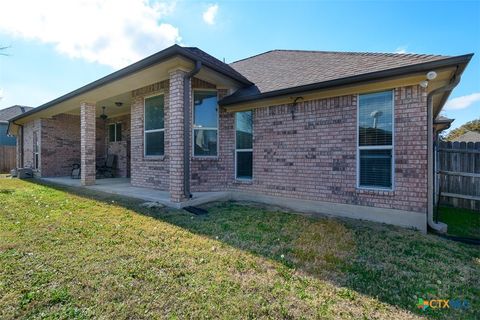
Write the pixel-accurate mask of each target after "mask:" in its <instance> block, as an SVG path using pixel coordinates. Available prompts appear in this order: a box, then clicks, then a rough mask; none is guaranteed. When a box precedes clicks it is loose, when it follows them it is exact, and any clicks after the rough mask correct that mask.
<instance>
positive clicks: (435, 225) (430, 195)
mask: <svg viewBox="0 0 480 320" xmlns="http://www.w3.org/2000/svg"><path fill="white" fill-rule="evenodd" d="M460 72H461V71H460V70H459V68H458V67H457V71H456V72H455V75H454V76H453V78H452V80H451V82H450V84H447V85H446V86H443V87H440V88H437V89H435V90H433V91H432V92H430V93H429V94H428V95H427V141H428V145H427V170H428V174H427V225H428V227H430V228H431V229H433V230H434V231H435V232H437V233H447V228H448V226H447V225H446V224H445V223H443V222H438V221H436V222H435V221H433V204H434V203H433V202H434V198H435V185H434V183H435V182H434V177H435V164H434V163H433V156H434V155H433V147H434V146H433V96H434V95H436V94H439V93H444V92H447V93H448V94H449V93H450V92H451V91H452V90H453V89H454V88H455V87H456V86H457V85H458V84H459V83H460V79H461V77H460Z"/></svg>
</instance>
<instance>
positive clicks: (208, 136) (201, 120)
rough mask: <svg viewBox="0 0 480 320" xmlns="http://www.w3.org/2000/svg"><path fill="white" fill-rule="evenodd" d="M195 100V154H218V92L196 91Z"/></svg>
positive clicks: (208, 155) (207, 155)
mask: <svg viewBox="0 0 480 320" xmlns="http://www.w3.org/2000/svg"><path fill="white" fill-rule="evenodd" d="M193 101H194V106H193V155H194V156H206V157H211V156H213V157H214V156H217V149H218V105H217V92H216V91H195V92H194V94H193Z"/></svg>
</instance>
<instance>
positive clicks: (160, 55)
mask: <svg viewBox="0 0 480 320" xmlns="http://www.w3.org/2000/svg"><path fill="white" fill-rule="evenodd" d="M177 55H180V56H183V57H185V58H187V59H189V60H192V61H197V60H199V61H201V62H202V64H203V65H204V66H206V67H208V68H210V69H213V70H215V71H216V72H219V73H221V74H223V75H225V76H227V77H229V78H231V79H234V80H235V81H237V82H239V83H240V84H243V85H246V86H248V85H252V84H253V83H252V82H250V81H249V80H248V79H246V78H245V77H243V76H237V75H236V74H231V73H228V72H226V71H225V70H222V69H219V68H217V67H216V66H215V65H214V64H212V63H210V62H209V61H206V60H205V59H203V58H202V57H199V56H196V55H195V54H193V53H191V52H189V51H188V50H186V49H184V48H182V47H181V46H179V45H176V44H175V45H173V46H171V47H169V48H166V49H164V50H162V51H160V52H157V53H155V54H153V55H151V56H149V57H147V58H145V59H142V60H140V61H138V62H135V63H134V64H131V65H129V66H127V67H125V68H123V69H120V70H118V71H115V72H113V73H111V74H109V75H107V76H105V77H103V78H100V79H98V80H96V81H93V82H91V83H89V84H87V85H85V86H83V87H80V88H78V89H76V90H74V91H72V92H69V93H67V94H65V95H63V96H60V97H58V98H56V99H54V100H52V101H50V102H47V103H45V104H43V105H41V106H39V107H37V108H33V109H31V110H29V111H27V112H25V113H22V114H20V115H18V116H16V117H14V118H12V119H10V122H13V121H16V120H20V119H22V118H24V117H27V116H30V115H32V114H35V113H37V112H40V111H42V110H45V109H48V108H49V107H52V106H54V105H57V104H59V103H61V102H64V101H66V100H69V99H72V98H74V97H76V96H79V95H81V94H84V93H86V92H88V91H91V90H94V89H96V88H99V87H101V86H104V85H106V84H108V83H110V82H113V81H116V80H119V79H121V78H123V77H126V76H128V75H130V74H133V73H136V72H139V71H141V70H143V69H146V68H148V67H150V66H153V65H155V64H157V63H160V62H162V61H165V60H166V59H169V58H172V57H174V56H177Z"/></svg>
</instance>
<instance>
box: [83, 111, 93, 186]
mask: <svg viewBox="0 0 480 320" xmlns="http://www.w3.org/2000/svg"><path fill="white" fill-rule="evenodd" d="M95 109H96V107H95V104H93V103H86V102H84V103H82V104H81V105H80V140H81V141H80V166H81V173H80V183H81V185H82V186H91V185H94V184H95V171H96V170H95V157H96V154H95V127H96V120H95Z"/></svg>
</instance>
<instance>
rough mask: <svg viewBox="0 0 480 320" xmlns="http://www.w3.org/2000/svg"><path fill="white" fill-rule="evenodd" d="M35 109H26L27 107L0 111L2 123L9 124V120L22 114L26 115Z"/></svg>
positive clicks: (15, 107) (16, 106)
mask: <svg viewBox="0 0 480 320" xmlns="http://www.w3.org/2000/svg"><path fill="white" fill-rule="evenodd" d="M30 109H33V108H32V107H26V106H19V105H15V106H11V107H8V108H5V109H1V110H0V122H8V120H10V119H12V118H13V117H16V116H18V115H20V114H22V113H25V112H26V111H28V110H30Z"/></svg>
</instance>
